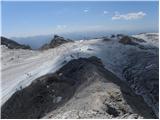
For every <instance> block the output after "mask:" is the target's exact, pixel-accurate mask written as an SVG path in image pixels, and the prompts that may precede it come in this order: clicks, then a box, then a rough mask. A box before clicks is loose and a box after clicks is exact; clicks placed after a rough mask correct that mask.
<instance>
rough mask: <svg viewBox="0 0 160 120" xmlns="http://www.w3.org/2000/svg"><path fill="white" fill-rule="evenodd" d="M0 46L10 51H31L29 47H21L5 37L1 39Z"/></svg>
mask: <svg viewBox="0 0 160 120" xmlns="http://www.w3.org/2000/svg"><path fill="white" fill-rule="evenodd" d="M1 45H5V46H7V47H8V48H10V49H31V48H30V46H27V45H21V44H19V43H17V42H15V41H13V40H10V39H8V38H5V37H1Z"/></svg>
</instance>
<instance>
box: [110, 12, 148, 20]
mask: <svg viewBox="0 0 160 120" xmlns="http://www.w3.org/2000/svg"><path fill="white" fill-rule="evenodd" d="M145 15H146V13H144V12H142V11H140V12H137V13H128V14H119V13H118V12H115V15H114V16H113V17H112V20H119V19H124V20H135V19H141V18H143V17H144V16H145Z"/></svg>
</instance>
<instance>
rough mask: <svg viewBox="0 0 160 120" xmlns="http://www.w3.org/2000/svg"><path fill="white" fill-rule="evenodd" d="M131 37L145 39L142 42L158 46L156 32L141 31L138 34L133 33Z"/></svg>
mask: <svg viewBox="0 0 160 120" xmlns="http://www.w3.org/2000/svg"><path fill="white" fill-rule="evenodd" d="M133 37H136V38H139V39H143V40H145V41H146V43H144V44H148V45H153V46H156V47H159V34H158V33H141V34H138V35H133Z"/></svg>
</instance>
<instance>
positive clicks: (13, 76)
mask: <svg viewBox="0 0 160 120" xmlns="http://www.w3.org/2000/svg"><path fill="white" fill-rule="evenodd" d="M142 41H143V40H141V39H135V38H133V37H130V36H129V38H127V40H126V39H124V36H122V35H121V36H114V37H112V38H109V37H108V38H101V39H91V40H80V41H75V42H67V43H65V44H63V45H60V46H57V47H54V48H53V49H48V50H45V51H32V52H28V51H26V52H22V50H14V51H10V50H8V49H3V48H2V56H4V58H3V61H2V103H3V104H4V103H5V102H6V101H7V100H8V99H9V98H10V97H11V96H12V95H13V94H14V93H15V92H16V91H17V90H21V89H22V88H25V87H26V86H28V85H30V84H31V83H32V81H34V80H36V79H37V78H39V77H41V76H44V75H46V74H50V73H55V72H56V71H58V70H59V69H60V68H61V67H63V66H64V65H66V64H67V63H68V62H69V61H71V60H72V59H79V58H89V57H91V56H96V57H98V58H100V59H101V60H102V63H103V65H104V67H105V69H107V70H108V71H110V72H112V73H113V74H114V75H116V76H117V77H118V79H119V80H122V81H123V82H126V83H127V84H128V85H129V87H130V88H132V90H133V91H134V92H135V93H136V94H138V95H140V96H142V97H143V98H144V100H145V102H146V103H147V105H148V106H150V107H152V110H153V111H154V113H155V114H156V115H157V117H158V109H159V108H158V103H159V100H158V99H157V96H158V86H159V83H158V80H159V76H158V74H157V73H158V70H159V68H158V66H159V65H158V51H159V48H157V47H155V46H153V45H152V44H151V45H150V46H148V44H149V43H148V44H142V43H143V42H142ZM124 43H125V44H124ZM130 43H134V44H130ZM135 43H136V44H135ZM3 51H4V52H3ZM9 53H12V55H14V56H16V55H17V54H18V56H19V58H18V57H15V59H14V60H10V61H6V60H5V59H7V54H9ZM25 54H26V55H25ZM28 54H29V55H28ZM26 56H28V57H26ZM8 74H9V75H8ZM146 74H147V76H145V75H146ZM146 77H147V78H146Z"/></svg>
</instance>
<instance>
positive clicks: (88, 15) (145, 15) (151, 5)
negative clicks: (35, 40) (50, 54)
mask: <svg viewBox="0 0 160 120" xmlns="http://www.w3.org/2000/svg"><path fill="white" fill-rule="evenodd" d="M89 31H94V32H95V31H107V32H110V31H112V32H113V31H130V32H133V31H138V32H147V31H158V2H156V1H143V2H142V1H141V2H138V1H137V2H136V1H133V2H129V1H128V2H127V1H123V2H116V1H113V2H109V1H103V2H86V1H83V2H51V1H50V2H44V1H43V2H9V1H8V2H7V1H6V2H2V35H4V36H6V37H23V36H34V35H45V34H51V33H57V34H58V33H72V32H89Z"/></svg>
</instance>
